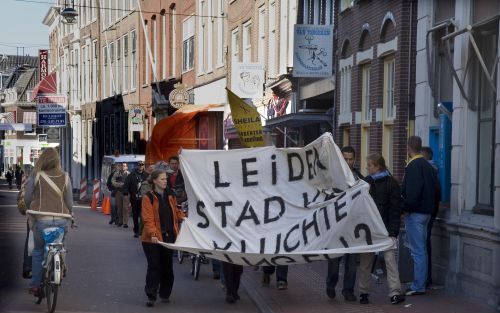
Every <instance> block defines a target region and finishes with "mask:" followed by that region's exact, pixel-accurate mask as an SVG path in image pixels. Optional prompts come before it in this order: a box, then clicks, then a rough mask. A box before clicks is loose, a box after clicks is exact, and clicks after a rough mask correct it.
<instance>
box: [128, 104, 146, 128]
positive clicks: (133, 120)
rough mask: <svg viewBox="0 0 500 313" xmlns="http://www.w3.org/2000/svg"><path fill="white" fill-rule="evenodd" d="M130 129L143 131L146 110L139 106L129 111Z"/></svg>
mask: <svg viewBox="0 0 500 313" xmlns="http://www.w3.org/2000/svg"><path fill="white" fill-rule="evenodd" d="M128 129H129V131H131V132H142V131H143V130H144V110H143V109H141V108H139V107H134V108H131V109H130V110H129V111H128Z"/></svg>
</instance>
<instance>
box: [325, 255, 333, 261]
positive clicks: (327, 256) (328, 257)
mask: <svg viewBox="0 0 500 313" xmlns="http://www.w3.org/2000/svg"><path fill="white" fill-rule="evenodd" d="M323 256H324V257H325V260H333V259H335V258H331V257H330V256H329V255H328V254H323Z"/></svg>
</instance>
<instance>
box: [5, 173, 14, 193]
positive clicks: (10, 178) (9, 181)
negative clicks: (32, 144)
mask: <svg viewBox="0 0 500 313" xmlns="http://www.w3.org/2000/svg"><path fill="white" fill-rule="evenodd" d="M5 178H6V179H7V183H8V184H9V190H12V180H13V179H14V176H13V175H12V171H11V170H10V169H9V170H8V171H7V174H5Z"/></svg>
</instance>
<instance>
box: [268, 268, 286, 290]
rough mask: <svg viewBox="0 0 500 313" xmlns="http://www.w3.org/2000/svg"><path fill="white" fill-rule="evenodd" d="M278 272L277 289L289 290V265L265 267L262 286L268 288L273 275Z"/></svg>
mask: <svg viewBox="0 0 500 313" xmlns="http://www.w3.org/2000/svg"><path fill="white" fill-rule="evenodd" d="M275 272H276V287H277V288H278V290H286V289H287V288H288V265H278V266H263V267H262V286H263V287H268V286H269V284H270V283H271V275H272V274H274V273H275Z"/></svg>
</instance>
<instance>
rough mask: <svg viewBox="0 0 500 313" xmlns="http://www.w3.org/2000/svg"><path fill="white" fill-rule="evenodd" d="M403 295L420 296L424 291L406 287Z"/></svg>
mask: <svg viewBox="0 0 500 313" xmlns="http://www.w3.org/2000/svg"><path fill="white" fill-rule="evenodd" d="M405 295H407V296H420V295H425V291H416V290H413V289H411V288H408V289H406V292H405Z"/></svg>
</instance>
